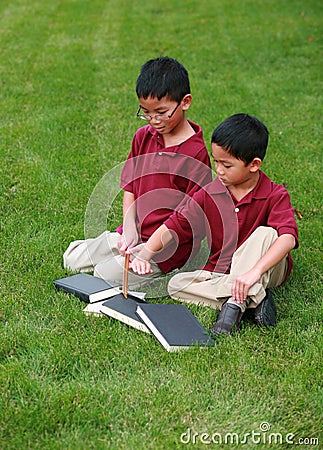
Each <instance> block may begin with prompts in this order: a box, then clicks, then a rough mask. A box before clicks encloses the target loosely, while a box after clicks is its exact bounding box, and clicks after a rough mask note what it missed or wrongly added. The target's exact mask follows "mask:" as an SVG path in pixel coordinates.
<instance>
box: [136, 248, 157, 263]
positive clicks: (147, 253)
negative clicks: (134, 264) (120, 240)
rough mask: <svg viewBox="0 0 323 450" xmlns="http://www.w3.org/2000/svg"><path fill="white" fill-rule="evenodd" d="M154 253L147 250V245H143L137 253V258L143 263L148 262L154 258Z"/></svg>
mask: <svg viewBox="0 0 323 450" xmlns="http://www.w3.org/2000/svg"><path fill="white" fill-rule="evenodd" d="M154 253H155V252H153V251H152V250H150V249H149V248H147V245H145V246H144V247H143V248H142V249H141V250H140V252H139V253H138V255H137V258H139V259H142V260H144V261H150V260H151V258H152V257H153V256H154Z"/></svg>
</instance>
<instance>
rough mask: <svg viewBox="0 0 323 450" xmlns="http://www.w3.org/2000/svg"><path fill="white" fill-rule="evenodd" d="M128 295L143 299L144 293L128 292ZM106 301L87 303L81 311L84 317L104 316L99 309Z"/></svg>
mask: <svg viewBox="0 0 323 450" xmlns="http://www.w3.org/2000/svg"><path fill="white" fill-rule="evenodd" d="M128 295H133V296H134V297H138V298H139V299H144V298H145V295H146V293H145V292H137V291H129V292H128ZM106 301H107V299H105V300H101V301H99V302H95V303H89V304H87V305H86V307H85V308H84V309H83V312H84V314H86V315H88V316H89V315H93V316H104V314H103V312H101V307H102V305H103V303H104V302H106Z"/></svg>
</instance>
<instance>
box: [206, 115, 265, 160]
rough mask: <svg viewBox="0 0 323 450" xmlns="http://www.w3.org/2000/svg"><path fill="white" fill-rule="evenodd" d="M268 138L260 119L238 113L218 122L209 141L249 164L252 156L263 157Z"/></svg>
mask: <svg viewBox="0 0 323 450" xmlns="http://www.w3.org/2000/svg"><path fill="white" fill-rule="evenodd" d="M268 139H269V132H268V130H267V127H266V126H265V125H264V124H263V123H262V122H260V120H258V119H257V118H256V117H253V116H249V115H248V114H242V113H240V114H234V115H233V116H230V117H228V118H227V119H225V120H224V121H223V122H222V123H220V125H218V126H217V127H216V128H215V130H214V131H213V134H212V139H211V142H212V143H215V144H217V145H219V146H220V147H222V148H223V149H224V150H226V151H227V152H228V153H230V155H232V156H234V157H235V158H237V159H240V160H242V161H244V162H245V163H246V164H249V163H250V162H251V161H252V160H253V159H254V158H260V159H261V160H263V159H264V157H265V155H266V150H267V145H268Z"/></svg>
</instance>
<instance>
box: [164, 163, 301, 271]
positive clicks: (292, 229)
mask: <svg viewBox="0 0 323 450" xmlns="http://www.w3.org/2000/svg"><path fill="white" fill-rule="evenodd" d="M165 225H166V226H167V228H169V229H170V230H173V232H175V233H176V235H177V237H178V241H179V243H180V244H181V243H182V242H186V241H189V240H191V239H192V236H194V248H197V247H198V246H199V244H200V241H201V239H203V238H204V237H205V236H206V237H207V240H208V245H209V248H210V257H209V259H208V261H207V263H206V264H205V265H204V266H203V267H202V269H204V270H209V271H212V272H219V273H228V272H229V271H230V265H231V259H232V255H233V252H234V251H235V250H236V249H237V248H238V247H239V246H240V245H241V244H242V243H243V242H244V241H245V240H246V239H247V238H248V237H249V236H250V235H251V234H252V233H253V232H254V231H255V230H256V228H258V227H260V226H268V227H272V228H274V229H275V230H277V232H278V235H279V236H281V235H282V234H287V233H288V234H291V235H293V236H294V237H295V239H296V246H295V248H297V247H298V231H297V225H296V221H295V218H294V209H293V207H292V205H291V202H290V197H289V194H288V192H287V190H286V189H285V188H284V187H283V186H282V185H279V184H276V183H274V182H273V181H271V180H270V178H268V177H267V176H266V175H265V174H264V173H263V172H262V171H260V177H259V180H258V183H257V186H256V187H255V188H254V189H253V190H252V191H251V192H249V193H248V194H247V195H246V196H245V197H244V198H243V199H242V200H240V201H237V200H236V199H235V198H234V197H233V196H231V194H230V191H229V190H228V189H227V188H226V187H225V186H224V185H223V184H222V183H221V181H220V180H219V179H218V178H216V179H215V180H214V181H212V182H211V183H209V184H208V185H207V186H205V187H204V188H203V189H201V190H200V191H199V192H197V193H196V194H195V195H194V196H193V198H192V199H190V200H189V201H188V202H187V203H186V205H184V206H182V207H181V208H180V210H179V212H175V213H174V214H172V216H171V217H170V218H169V219H168V220H166V222H165ZM288 258H289V270H288V273H287V275H286V278H287V276H288V275H289V273H290V271H291V269H292V259H291V256H290V254H289V255H288Z"/></svg>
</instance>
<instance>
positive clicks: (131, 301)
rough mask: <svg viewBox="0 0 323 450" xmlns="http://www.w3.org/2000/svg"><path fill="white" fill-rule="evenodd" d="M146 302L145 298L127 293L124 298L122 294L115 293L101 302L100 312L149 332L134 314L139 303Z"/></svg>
mask: <svg viewBox="0 0 323 450" xmlns="http://www.w3.org/2000/svg"><path fill="white" fill-rule="evenodd" d="M142 304H147V303H146V302H145V300H143V299H140V298H138V297H135V296H133V295H129V294H128V297H127V298H125V297H124V295H123V294H119V295H116V296H114V297H112V298H110V299H108V300H106V301H105V302H103V303H102V306H101V312H102V313H103V314H105V315H107V316H109V317H112V318H113V319H117V320H119V321H120V322H123V323H125V324H127V325H129V326H130V327H133V328H136V329H137V330H140V331H144V332H145V333H150V331H149V329H148V328H147V326H146V325H145V324H144V323H143V321H142V320H141V319H140V317H138V316H137V314H136V309H137V307H138V306H139V305H142Z"/></svg>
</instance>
